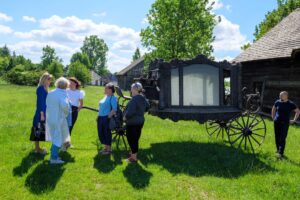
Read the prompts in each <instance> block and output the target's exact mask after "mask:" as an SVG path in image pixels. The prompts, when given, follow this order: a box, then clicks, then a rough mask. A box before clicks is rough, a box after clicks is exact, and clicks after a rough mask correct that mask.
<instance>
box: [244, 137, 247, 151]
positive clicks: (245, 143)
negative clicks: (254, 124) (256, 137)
mask: <svg viewBox="0 0 300 200" xmlns="http://www.w3.org/2000/svg"><path fill="white" fill-rule="evenodd" d="M247 138H248V137H247V136H246V137H245V147H244V149H245V150H247Z"/></svg>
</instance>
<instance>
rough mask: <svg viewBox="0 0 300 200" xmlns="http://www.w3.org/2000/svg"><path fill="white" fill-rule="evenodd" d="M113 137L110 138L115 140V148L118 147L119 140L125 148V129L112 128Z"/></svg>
mask: <svg viewBox="0 0 300 200" xmlns="http://www.w3.org/2000/svg"><path fill="white" fill-rule="evenodd" d="M112 135H113V138H112V140H113V141H115V142H116V146H117V149H118V150H119V149H120V142H121V143H123V145H124V147H125V150H127V143H126V140H125V137H126V133H125V130H123V129H122V130H121V129H120V130H114V131H112Z"/></svg>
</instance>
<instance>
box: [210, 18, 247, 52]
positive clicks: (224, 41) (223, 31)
mask: <svg viewBox="0 0 300 200" xmlns="http://www.w3.org/2000/svg"><path fill="white" fill-rule="evenodd" d="M220 17H221V20H222V21H221V22H220V23H219V24H218V25H217V26H216V27H215V29H214V35H215V37H216V38H215V41H214V42H213V47H214V49H215V51H240V47H241V46H242V45H243V44H245V43H246V42H247V38H246V36H245V35H243V34H242V33H241V31H240V26H239V25H238V24H234V23H232V22H231V21H229V20H228V19H227V18H226V17H224V16H222V15H221V16H220Z"/></svg>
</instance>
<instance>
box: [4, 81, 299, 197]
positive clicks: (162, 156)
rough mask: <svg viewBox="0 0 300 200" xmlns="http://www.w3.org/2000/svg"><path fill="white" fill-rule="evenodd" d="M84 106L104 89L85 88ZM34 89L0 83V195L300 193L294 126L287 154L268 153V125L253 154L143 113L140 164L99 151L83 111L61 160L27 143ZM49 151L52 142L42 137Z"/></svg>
mask: <svg viewBox="0 0 300 200" xmlns="http://www.w3.org/2000/svg"><path fill="white" fill-rule="evenodd" d="M85 90H86V99H85V104H86V105H88V106H91V107H97V105H98V101H99V99H100V98H101V97H102V96H103V89H102V88H99V87H88V88H85ZM34 109H35V88H33V87H21V86H11V85H1V84H0V110H1V112H0V199H14V200H15V199H17V200H21V199H172V200H173V199H300V178H299V177H300V150H299V143H300V129H299V128H296V127H291V128H290V133H289V137H288V141H287V150H286V155H287V156H288V158H289V159H287V160H283V161H277V160H276V158H275V157H274V151H275V148H274V137H273V127H272V123H271V122H269V121H267V126H268V134H267V138H266V141H265V143H264V144H263V146H262V147H261V149H260V152H259V153H258V154H257V155H256V156H253V155H251V154H247V153H243V152H240V151H237V150H236V149H234V148H231V147H229V146H227V145H224V144H223V143H222V142H220V141H218V140H214V139H210V138H208V137H207V134H206V132H205V128H204V126H203V125H199V124H198V123H196V122H184V121H180V122H177V123H174V122H171V121H169V120H161V119H159V118H157V117H153V116H149V115H147V116H146V123H145V127H144V129H143V133H142V137H141V140H140V147H141V150H140V154H139V156H140V162H139V163H138V164H136V165H130V164H127V163H126V162H125V161H124V159H125V158H126V155H127V154H126V152H125V151H124V150H120V151H117V150H115V151H114V154H113V155H112V156H111V157H105V156H99V155H98V153H97V148H98V144H99V143H98V139H97V131H96V122H95V119H96V113H94V112H91V111H87V110H82V111H81V112H80V115H79V119H78V122H77V124H76V126H75V128H74V132H73V136H72V141H73V144H74V146H75V149H71V150H70V151H68V153H64V154H61V156H62V158H63V159H64V160H67V161H68V162H67V163H66V164H65V165H63V166H51V165H49V164H48V160H49V155H47V156H45V157H40V156H36V155H34V154H33V153H32V150H33V144H32V143H30V142H29V135H30V128H31V123H32V117H33V114H34ZM43 145H44V146H45V147H47V148H48V149H49V146H50V144H49V143H44V144H43Z"/></svg>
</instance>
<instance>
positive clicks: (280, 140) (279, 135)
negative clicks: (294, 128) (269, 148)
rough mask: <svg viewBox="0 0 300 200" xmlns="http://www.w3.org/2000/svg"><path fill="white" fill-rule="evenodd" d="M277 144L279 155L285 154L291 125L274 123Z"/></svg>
mask: <svg viewBox="0 0 300 200" xmlns="http://www.w3.org/2000/svg"><path fill="white" fill-rule="evenodd" d="M274 130H275V142H276V148H277V153H280V154H282V155H283V154H284V149H285V140H286V137H287V134H288V130H289V123H287V122H274Z"/></svg>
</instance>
